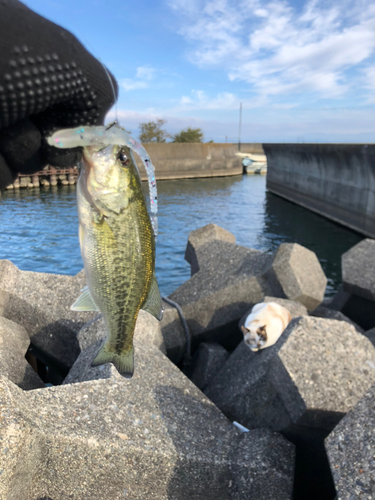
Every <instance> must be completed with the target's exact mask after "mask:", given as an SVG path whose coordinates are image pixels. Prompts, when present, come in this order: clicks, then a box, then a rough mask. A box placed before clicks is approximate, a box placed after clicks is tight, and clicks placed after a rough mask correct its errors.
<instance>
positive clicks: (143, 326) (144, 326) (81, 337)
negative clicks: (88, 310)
mask: <svg viewBox="0 0 375 500" xmlns="http://www.w3.org/2000/svg"><path fill="white" fill-rule="evenodd" d="M106 337H107V329H106V327H105V323H104V318H103V315H102V314H99V315H98V316H97V317H96V318H94V319H93V320H91V321H89V322H87V323H86V324H85V325H84V326H83V327H82V328H81V330H80V331H79V332H78V335H77V339H78V343H79V346H80V349H81V350H82V351H83V350H84V349H86V348H87V347H89V346H90V345H92V344H94V343H96V342H97V341H98V340H103V339H105V338H106ZM134 341H135V342H139V343H144V344H153V345H155V346H156V347H158V348H159V349H160V350H161V351H162V352H164V354H165V345H164V340H163V335H162V333H161V328H160V321H158V320H157V319H156V318H154V317H153V316H152V315H151V314H149V313H148V312H146V311H143V310H142V309H141V310H140V311H139V314H138V318H137V322H136V324H135V330H134Z"/></svg>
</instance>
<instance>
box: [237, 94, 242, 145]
mask: <svg viewBox="0 0 375 500" xmlns="http://www.w3.org/2000/svg"><path fill="white" fill-rule="evenodd" d="M241 125H242V102H241V103H240V127H239V132H238V151H241Z"/></svg>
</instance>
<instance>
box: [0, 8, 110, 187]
mask: <svg viewBox="0 0 375 500" xmlns="http://www.w3.org/2000/svg"><path fill="white" fill-rule="evenodd" d="M117 92H118V87H117V83H116V80H115V79H114V77H113V76H112V75H110V74H109V73H107V71H106V70H105V69H104V67H103V65H102V64H101V63H100V62H99V61H98V60H97V59H95V58H94V57H93V56H92V55H91V54H90V53H89V52H88V51H87V50H86V49H85V48H84V47H83V46H82V45H81V43H80V42H79V41H78V40H77V39H76V38H75V37H74V36H73V35H72V34H71V33H69V32H68V31H66V30H65V29H63V28H61V27H60V26H58V25H56V24H54V23H52V22H50V21H47V20H46V19H44V18H43V17H41V16H39V15H38V14H36V13H35V12H33V11H32V10H30V9H29V8H27V7H26V6H25V5H23V4H22V3H21V2H19V1H18V0H0V189H3V188H4V187H6V186H7V185H8V184H10V183H12V182H13V180H14V179H15V177H16V176H17V173H19V172H20V173H30V174H31V173H33V172H37V171H38V170H41V169H42V168H43V167H44V166H45V165H47V164H50V165H53V166H56V167H70V166H73V165H75V164H76V163H77V162H78V161H79V159H80V157H81V155H82V153H81V148H75V149H70V150H68V149H67V150H61V149H60V150H59V149H57V148H53V147H51V146H48V144H47V142H46V140H45V138H46V137H47V136H48V135H50V134H51V132H53V131H55V130H59V129H61V128H70V127H76V126H79V125H101V124H103V122H104V117H105V115H106V113H107V111H108V110H109V108H110V107H111V106H112V104H113V103H114V102H115V100H116V99H117Z"/></svg>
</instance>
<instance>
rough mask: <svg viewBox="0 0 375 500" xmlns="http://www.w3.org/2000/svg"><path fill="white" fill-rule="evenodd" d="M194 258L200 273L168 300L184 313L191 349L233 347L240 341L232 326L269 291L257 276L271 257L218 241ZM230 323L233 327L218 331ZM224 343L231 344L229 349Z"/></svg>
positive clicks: (235, 328)
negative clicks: (199, 345)
mask: <svg viewBox="0 0 375 500" xmlns="http://www.w3.org/2000/svg"><path fill="white" fill-rule="evenodd" d="M196 256H197V262H198V265H199V269H200V270H199V271H198V272H197V273H196V274H194V275H193V276H192V277H191V278H190V279H189V280H188V281H186V282H185V283H184V284H183V285H181V286H180V287H179V288H178V289H177V290H175V291H174V292H173V293H172V294H171V295H170V298H171V299H172V300H174V301H175V302H177V303H178V304H180V306H181V308H182V310H183V313H184V315H185V318H186V320H187V322H188V325H189V328H190V332H191V335H192V340H193V346H194V343H195V344H197V343H198V342H199V341H211V340H214V341H216V342H218V343H220V344H223V345H224V347H226V348H234V346H235V345H236V344H237V343H238V342H239V341H240V339H241V335H240V332H239V331H238V329H237V326H236V324H235V323H236V322H237V321H238V320H239V319H240V318H241V316H242V315H243V314H244V312H245V311H246V310H247V309H248V308H249V306H250V305H251V304H256V303H257V302H261V301H262V299H263V297H264V295H265V294H266V292H268V291H269V288H268V287H267V284H266V282H265V281H264V280H263V279H262V278H261V276H260V275H261V273H262V270H263V267H264V264H265V262H267V261H268V259H269V257H270V256H269V255H267V254H264V253H262V252H259V251H257V250H250V249H248V248H245V247H242V246H239V245H234V244H232V243H228V242H226V241H220V240H214V244H211V243H206V244H204V245H202V246H200V247H198V248H197V250H196ZM231 322H232V323H233V327H232V328H226V329H221V331H220V332H219V331H218V329H219V328H221V327H223V326H224V325H228V324H229V323H231ZM164 327H165V324H164ZM164 327H163V326H162V329H163V332H164ZM220 336H222V338H221V337H220ZM225 341H227V342H228V344H230V343H231V342H232V346H230V345H226V344H225ZM166 344H167V349H168V343H167V342H166Z"/></svg>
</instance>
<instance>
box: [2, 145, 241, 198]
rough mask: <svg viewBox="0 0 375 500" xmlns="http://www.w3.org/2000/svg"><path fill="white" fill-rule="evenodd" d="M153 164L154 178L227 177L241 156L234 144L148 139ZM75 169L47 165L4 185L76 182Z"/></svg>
mask: <svg viewBox="0 0 375 500" xmlns="http://www.w3.org/2000/svg"><path fill="white" fill-rule="evenodd" d="M144 147H145V148H146V150H147V152H148V154H149V155H150V158H151V159H152V162H153V164H154V166H155V176H156V179H157V180H167V179H194V178H200V177H229V176H233V175H241V174H242V171H243V166H242V163H241V160H242V158H239V157H238V156H236V153H237V152H238V147H237V145H233V144H215V143H193V144H190V143H186V144H185V143H184V144H177V143H149V144H144ZM135 160H136V162H137V165H138V168H139V171H140V174H141V179H142V180H143V181H145V180H147V175H146V171H145V168H144V166H143V163H142V161H141V160H140V158H139V157H138V156H137V155H135ZM77 178H78V169H77V167H72V168H69V169H56V168H53V167H47V168H46V169H45V170H41V171H40V172H36V173H35V174H33V175H19V176H18V177H17V179H16V180H15V181H14V183H13V184H11V185H10V186H8V188H7V189H19V188H33V187H39V186H45V187H48V186H57V185H58V184H61V185H63V186H67V185H73V184H75V183H76V182H77Z"/></svg>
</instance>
